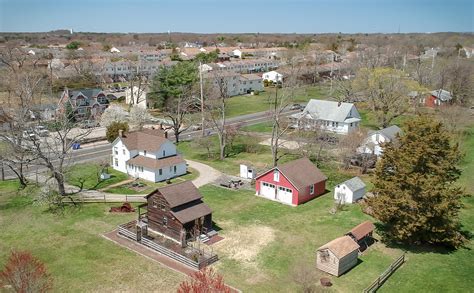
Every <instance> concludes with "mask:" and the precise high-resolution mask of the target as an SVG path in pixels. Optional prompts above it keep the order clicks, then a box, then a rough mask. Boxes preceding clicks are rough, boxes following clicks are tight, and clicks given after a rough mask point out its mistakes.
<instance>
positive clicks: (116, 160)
mask: <svg viewBox="0 0 474 293" xmlns="http://www.w3.org/2000/svg"><path fill="white" fill-rule="evenodd" d="M115 166H116V167H118V159H117V158H115Z"/></svg>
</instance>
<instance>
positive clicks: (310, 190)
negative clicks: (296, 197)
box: [309, 185, 314, 194]
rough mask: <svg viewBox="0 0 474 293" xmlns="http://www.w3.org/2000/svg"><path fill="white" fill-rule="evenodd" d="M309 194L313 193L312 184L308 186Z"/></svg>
mask: <svg viewBox="0 0 474 293" xmlns="http://www.w3.org/2000/svg"><path fill="white" fill-rule="evenodd" d="M309 194H314V185H311V186H310V187H309Z"/></svg>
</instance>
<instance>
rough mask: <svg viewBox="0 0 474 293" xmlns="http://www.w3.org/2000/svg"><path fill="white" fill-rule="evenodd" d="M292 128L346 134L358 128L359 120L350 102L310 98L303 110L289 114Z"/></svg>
mask: <svg viewBox="0 0 474 293" xmlns="http://www.w3.org/2000/svg"><path fill="white" fill-rule="evenodd" d="M290 119H291V120H292V123H293V125H292V126H293V127H294V128H302V129H307V130H311V129H315V128H321V129H323V130H324V131H329V132H335V133H339V134H348V133H349V132H351V131H354V130H357V129H358V128H359V123H360V121H361V119H360V115H359V112H358V111H357V108H356V107H355V105H354V104H352V103H342V102H335V101H324V100H315V99H311V100H310V101H309V103H308V104H307V105H306V107H305V108H304V110H303V112H301V113H296V114H293V115H291V116H290Z"/></svg>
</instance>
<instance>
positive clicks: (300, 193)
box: [255, 158, 328, 206]
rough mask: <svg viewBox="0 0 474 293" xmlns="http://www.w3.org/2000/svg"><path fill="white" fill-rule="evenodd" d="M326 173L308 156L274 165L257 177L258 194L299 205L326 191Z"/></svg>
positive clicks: (288, 203) (256, 187)
mask: <svg viewBox="0 0 474 293" xmlns="http://www.w3.org/2000/svg"><path fill="white" fill-rule="evenodd" d="M327 179H328V178H327V177H326V175H324V174H323V173H322V172H321V171H320V170H319V169H318V168H317V167H316V165H314V164H313V163H312V162H311V161H310V160H309V159H308V158H301V159H298V160H294V161H291V162H288V163H285V164H282V165H278V166H276V167H273V168H271V169H269V170H267V171H266V172H264V173H263V174H261V175H259V176H257V177H256V178H255V189H256V194H257V196H261V197H263V198H266V199H270V200H274V201H278V202H281V203H284V204H287V205H292V206H297V205H299V204H302V203H305V202H307V201H309V200H311V199H313V198H315V197H317V196H319V195H321V194H324V193H325V192H326V181H327Z"/></svg>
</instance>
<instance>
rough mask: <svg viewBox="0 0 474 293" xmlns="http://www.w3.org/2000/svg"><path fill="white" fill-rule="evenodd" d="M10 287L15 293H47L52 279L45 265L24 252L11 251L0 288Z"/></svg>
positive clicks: (1, 274)
mask: <svg viewBox="0 0 474 293" xmlns="http://www.w3.org/2000/svg"><path fill="white" fill-rule="evenodd" d="M1 286H11V287H12V289H13V291H15V292H40V293H41V292H49V291H51V289H52V287H53V278H52V277H51V276H50V274H48V272H47V270H46V267H45V265H44V264H43V263H42V262H41V261H40V260H38V259H37V258H35V257H33V256H32V255H31V253H29V252H25V251H12V252H11V254H10V258H9V259H8V261H7V264H6V265H5V268H4V269H3V271H1V272H0V287H1Z"/></svg>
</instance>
